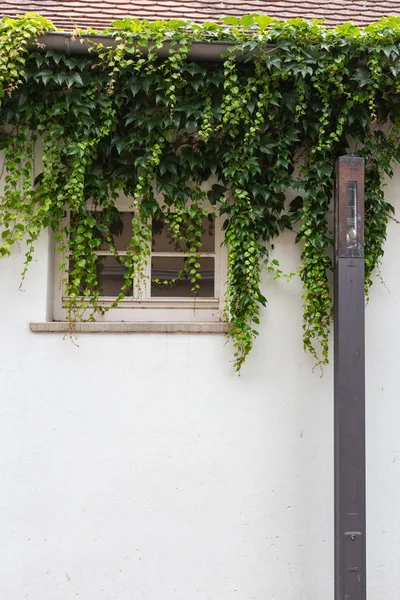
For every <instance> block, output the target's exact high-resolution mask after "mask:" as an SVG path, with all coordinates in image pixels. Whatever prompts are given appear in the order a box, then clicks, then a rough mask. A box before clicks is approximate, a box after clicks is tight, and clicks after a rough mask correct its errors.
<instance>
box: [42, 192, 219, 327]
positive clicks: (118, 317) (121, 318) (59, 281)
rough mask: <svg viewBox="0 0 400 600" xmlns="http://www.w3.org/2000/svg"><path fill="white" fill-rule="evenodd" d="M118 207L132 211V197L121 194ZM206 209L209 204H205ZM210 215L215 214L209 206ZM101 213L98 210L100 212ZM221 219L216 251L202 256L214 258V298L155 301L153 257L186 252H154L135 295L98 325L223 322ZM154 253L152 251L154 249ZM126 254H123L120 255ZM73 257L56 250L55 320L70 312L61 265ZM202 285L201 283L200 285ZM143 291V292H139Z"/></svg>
mask: <svg viewBox="0 0 400 600" xmlns="http://www.w3.org/2000/svg"><path fill="white" fill-rule="evenodd" d="M115 206H116V208H117V209H118V210H119V211H120V212H132V211H133V204H132V198H128V197H127V196H125V195H123V194H120V195H119V197H118V198H117V199H116V201H115ZM205 207H206V208H208V207H207V205H205ZM89 208H90V209H91V210H96V207H95V206H93V207H92V206H90V205H89ZM209 209H210V212H211V211H212V207H211V205H209ZM97 210H98V209H97ZM68 214H69V211H67V213H66V217H65V220H64V221H63V225H65V224H67V223H68V219H69V216H68ZM221 226H222V222H221V218H220V217H219V216H218V215H217V216H216V219H215V246H214V252H204V253H201V256H202V257H204V258H206V257H212V258H214V267H215V278H214V293H215V296H214V297H213V298H204V297H196V298H190V297H188V298H173V297H168V298H160V297H157V298H151V297H150V286H151V258H152V256H171V255H173V256H182V253H176V252H153V251H151V255H150V256H149V257H148V260H147V263H146V268H145V280H144V281H142V282H140V286H138V285H135V282H134V286H133V296H127V297H126V298H124V299H123V300H121V301H120V302H119V305H118V307H117V308H111V309H110V310H109V311H107V312H105V313H104V314H101V313H100V312H97V313H96V315H95V320H96V322H110V321H111V322H132V323H149V322H150V323H177V322H179V323H200V322H201V323H216V322H223V320H224V319H223V301H224V294H225V280H226V273H227V251H226V247H225V246H224V245H222V241H223V232H222V227H221ZM150 250H151V248H150ZM120 253H121V254H123V252H120ZM96 254H98V255H103V256H113V253H112V252H108V251H103V250H99V251H96ZM68 260H69V257H68V255H66V254H65V252H60V251H58V249H57V248H55V261H54V263H55V265H54V268H55V271H54V303H53V321H62V322H63V321H66V318H67V310H66V309H65V306H64V303H65V300H66V296H65V284H64V283H63V274H62V271H61V270H60V264H61V263H66V264H68ZM200 284H201V282H200ZM139 288H140V289H139ZM114 299H115V298H113V297H101V299H100V302H99V303H100V304H101V305H102V306H105V307H106V306H110V305H111V304H112V303H113V301H114ZM90 314H91V311H90V309H88V310H87V311H83V313H82V320H85V319H87V318H88V317H89V315H90Z"/></svg>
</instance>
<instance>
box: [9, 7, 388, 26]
mask: <svg viewBox="0 0 400 600" xmlns="http://www.w3.org/2000/svg"><path fill="white" fill-rule="evenodd" d="M25 12H36V13H39V14H41V15H43V16H45V17H47V18H49V19H51V20H52V21H53V23H54V24H55V25H56V27H58V28H60V29H62V30H67V31H68V30H71V29H73V28H74V27H80V28H86V27H93V28H95V29H104V28H106V27H108V26H109V25H110V23H111V21H113V20H114V19H122V18H124V17H139V18H143V19H173V18H186V19H193V20H195V21H199V22H201V21H210V20H217V19H218V18H219V17H222V16H226V15H243V14H247V13H259V14H267V15H269V16H271V17H276V18H278V19H288V18H293V17H303V18H306V19H326V20H327V24H328V25H336V24H338V23H343V22H344V21H351V22H353V23H356V24H357V25H361V26H363V25H367V24H368V23H371V22H373V21H377V20H378V19H379V18H380V17H383V16H390V15H395V16H400V0H247V2H242V1H241V0H226V1H220V2H219V1H218V0H217V1H216V2H211V1H210V0H208V1H207V0H193V1H190V0H183V1H179V0H158V1H157V0H142V1H141V2H138V1H136V0H64V1H61V0H58V1H55V0H5V1H3V2H1V1H0V15H2V16H15V15H17V14H21V13H25Z"/></svg>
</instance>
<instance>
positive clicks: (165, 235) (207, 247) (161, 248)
mask: <svg viewBox="0 0 400 600" xmlns="http://www.w3.org/2000/svg"><path fill="white" fill-rule="evenodd" d="M202 231H203V233H202V236H201V242H202V245H201V248H200V252H214V248H215V225H214V218H213V215H212V214H210V215H209V216H208V217H203V225H202ZM182 235H183V236H184V237H185V238H187V237H188V235H187V225H186V226H183V227H182ZM187 249H188V243H187V242H186V241H185V240H177V239H176V238H175V237H174V236H173V235H172V233H171V232H170V231H168V229H167V227H166V225H165V220H164V217H157V218H154V219H153V241H152V250H153V252H184V251H185V250H187Z"/></svg>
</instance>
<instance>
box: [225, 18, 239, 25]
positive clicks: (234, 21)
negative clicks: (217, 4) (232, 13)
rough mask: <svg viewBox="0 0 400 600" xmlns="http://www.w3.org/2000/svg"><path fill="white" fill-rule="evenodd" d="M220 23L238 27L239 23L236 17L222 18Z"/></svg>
mask: <svg viewBox="0 0 400 600" xmlns="http://www.w3.org/2000/svg"><path fill="white" fill-rule="evenodd" d="M221 21H222V23H225V25H239V23H240V19H238V18H237V17H222V19H221Z"/></svg>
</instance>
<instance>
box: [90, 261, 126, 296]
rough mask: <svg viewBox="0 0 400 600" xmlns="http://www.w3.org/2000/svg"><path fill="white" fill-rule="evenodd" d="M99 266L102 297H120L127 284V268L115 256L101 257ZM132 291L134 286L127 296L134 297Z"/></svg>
mask: <svg viewBox="0 0 400 600" xmlns="http://www.w3.org/2000/svg"><path fill="white" fill-rule="evenodd" d="M97 265H98V267H97V269H98V271H97V272H98V282H99V292H100V296H118V294H119V293H120V292H121V288H122V286H123V285H124V283H125V279H124V275H125V273H126V272H127V269H126V267H124V265H123V264H121V262H120V261H119V260H117V259H116V258H115V257H114V256H99V258H98V263H97ZM132 290H133V284H132V285H131V287H130V288H129V289H128V290H126V292H125V296H132Z"/></svg>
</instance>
